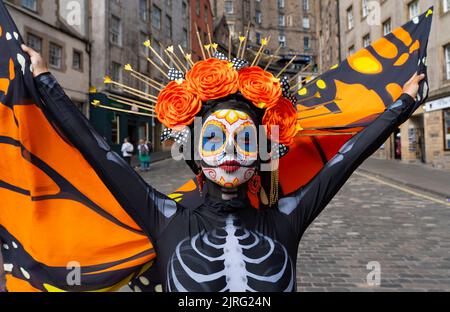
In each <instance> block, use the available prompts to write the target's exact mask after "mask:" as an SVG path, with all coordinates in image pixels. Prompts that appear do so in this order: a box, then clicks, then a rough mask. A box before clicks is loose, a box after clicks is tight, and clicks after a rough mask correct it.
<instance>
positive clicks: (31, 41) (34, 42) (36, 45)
mask: <svg viewBox="0 0 450 312" xmlns="http://www.w3.org/2000/svg"><path fill="white" fill-rule="evenodd" d="M27 45H28V46H29V47H30V48H32V49H33V50H34V51H36V52H39V53H42V38H40V37H38V36H35V35H33V34H27Z"/></svg>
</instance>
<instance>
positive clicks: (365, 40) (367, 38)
mask: <svg viewBox="0 0 450 312" xmlns="http://www.w3.org/2000/svg"><path fill="white" fill-rule="evenodd" d="M371 43H372V42H371V41H370V34H367V35H365V36H364V37H363V47H364V48H367V47H368V46H370V44H371Z"/></svg>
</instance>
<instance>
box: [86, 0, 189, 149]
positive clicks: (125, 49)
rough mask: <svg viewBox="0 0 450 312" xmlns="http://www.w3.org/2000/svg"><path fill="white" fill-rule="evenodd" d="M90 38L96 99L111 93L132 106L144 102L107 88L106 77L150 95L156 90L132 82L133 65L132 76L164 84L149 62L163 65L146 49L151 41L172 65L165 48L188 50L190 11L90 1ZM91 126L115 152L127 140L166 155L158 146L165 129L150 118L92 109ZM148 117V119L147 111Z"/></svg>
mask: <svg viewBox="0 0 450 312" xmlns="http://www.w3.org/2000/svg"><path fill="white" fill-rule="evenodd" d="M90 3H91V8H90V11H91V33H92V60H95V62H93V63H92V85H93V86H94V87H95V94H96V96H100V97H101V95H102V94H103V93H105V92H110V93H113V94H116V95H119V96H122V97H126V98H128V99H130V100H139V101H142V98H139V97H137V98H136V97H135V96H133V95H130V94H128V93H126V92H123V89H121V88H117V87H114V86H111V85H104V83H103V77H104V76H105V75H107V76H110V77H111V78H112V79H113V80H115V81H119V82H121V83H123V84H125V85H128V86H131V87H133V88H136V89H138V90H140V91H143V92H146V93H150V94H152V95H154V96H156V95H157V94H158V91H157V90H154V89H152V88H150V87H149V86H148V85H146V84H145V83H143V82H142V81H139V80H137V79H135V78H134V77H132V76H131V75H130V74H129V73H128V72H127V71H125V70H124V66H125V65H126V64H130V65H131V66H132V67H133V69H134V70H136V71H139V72H140V73H142V74H144V75H146V76H149V77H151V78H152V79H154V80H157V81H159V82H163V80H164V79H163V78H164V77H163V75H162V74H161V73H160V72H159V71H158V70H157V69H156V68H155V67H153V66H152V65H151V64H150V62H148V60H147V58H150V59H151V60H153V61H154V62H155V63H156V64H157V65H158V66H160V67H163V65H162V62H161V61H160V59H159V58H158V57H157V56H156V55H155V54H154V53H153V52H151V49H149V48H148V47H146V46H144V44H143V43H144V42H145V41H147V40H150V43H151V46H152V48H153V50H154V51H156V53H157V54H158V55H159V56H160V57H162V58H163V60H164V61H165V62H166V63H168V64H170V63H171V62H170V59H169V57H168V56H167V55H166V54H165V52H164V51H165V50H166V49H167V47H169V46H171V45H173V46H174V47H175V49H177V50H178V45H181V46H182V47H183V48H184V50H185V51H189V50H190V29H189V25H190V24H189V16H190V9H189V3H188V1H187V0H177V1H168V0H128V1H125V0H115V1H110V0H96V1H91V2H90ZM109 104H110V105H112V106H114V107H115V108H119V109H126V110H129V109H130V107H123V105H120V104H119V103H109ZM91 111H92V118H91V121H92V123H93V124H94V126H96V128H97V130H98V131H99V132H100V133H101V134H102V135H104V136H105V138H106V139H107V140H108V141H109V142H110V143H111V145H112V146H114V147H115V148H116V150H118V149H119V147H120V144H121V143H122V141H123V139H124V138H126V137H128V138H130V139H131V141H132V143H134V144H137V143H138V141H139V140H140V139H149V140H150V141H152V143H153V146H154V148H155V150H161V149H164V148H165V147H164V146H161V145H160V144H159V137H160V133H161V131H162V125H161V124H159V123H158V122H157V120H156V118H154V117H152V116H143V115H136V114H129V113H126V112H111V111H107V110H104V109H98V108H95V107H93V108H92V109H91ZM146 113H149V112H148V111H147V112H146Z"/></svg>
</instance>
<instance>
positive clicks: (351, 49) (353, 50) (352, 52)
mask: <svg viewBox="0 0 450 312" xmlns="http://www.w3.org/2000/svg"><path fill="white" fill-rule="evenodd" d="M353 54H355V46H354V45H352V46H351V47H350V48H348V56H350V55H353Z"/></svg>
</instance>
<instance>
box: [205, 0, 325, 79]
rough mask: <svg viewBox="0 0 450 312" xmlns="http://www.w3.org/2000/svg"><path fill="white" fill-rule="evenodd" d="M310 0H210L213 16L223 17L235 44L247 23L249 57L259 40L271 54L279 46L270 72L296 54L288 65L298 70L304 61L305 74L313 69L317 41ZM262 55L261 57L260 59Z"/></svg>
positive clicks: (314, 11)
mask: <svg viewBox="0 0 450 312" xmlns="http://www.w3.org/2000/svg"><path fill="white" fill-rule="evenodd" d="M318 2H319V1H312V0H276V1H275V0H239V1H238V0H211V4H212V7H213V13H214V16H215V18H216V19H220V18H222V16H225V17H226V21H227V23H228V26H229V29H230V31H231V33H232V34H233V38H234V43H235V47H236V46H237V45H238V37H239V36H243V35H245V34H246V30H247V28H248V26H249V25H250V32H249V42H248V47H249V48H250V50H251V51H253V53H252V52H250V53H249V55H248V56H247V57H248V58H249V59H252V57H254V55H255V54H256V51H258V49H259V47H260V44H261V42H262V39H264V38H269V37H270V42H269V44H268V46H267V47H266V49H265V50H264V53H265V54H266V55H271V54H273V53H274V52H275V51H276V50H277V48H278V47H279V46H280V45H281V49H280V53H279V55H280V57H279V58H278V59H277V61H276V62H275V64H274V65H275V66H274V68H273V70H274V71H276V70H277V69H280V67H283V66H284V65H285V64H286V63H287V62H289V60H290V59H291V58H292V57H293V56H294V55H297V58H296V60H295V61H294V64H293V65H292V66H291V68H290V71H292V73H295V72H298V71H300V70H301V69H302V68H304V67H305V66H306V65H307V64H311V66H310V67H309V74H311V73H312V72H316V71H317V55H318V52H317V49H318V40H317V32H316V13H317V9H316V5H317V4H318ZM264 60H265V58H263V59H262V62H264Z"/></svg>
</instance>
